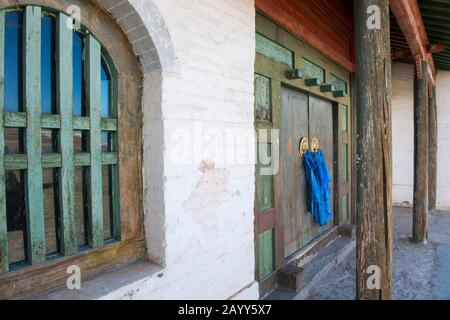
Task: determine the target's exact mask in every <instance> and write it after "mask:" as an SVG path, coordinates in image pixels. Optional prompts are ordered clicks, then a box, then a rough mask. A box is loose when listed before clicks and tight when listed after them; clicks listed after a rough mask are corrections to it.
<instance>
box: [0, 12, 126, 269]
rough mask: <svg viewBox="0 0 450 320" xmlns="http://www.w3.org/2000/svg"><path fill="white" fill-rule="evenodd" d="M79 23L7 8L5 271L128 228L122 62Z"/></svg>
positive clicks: (2, 161)
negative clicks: (122, 206)
mask: <svg viewBox="0 0 450 320" xmlns="http://www.w3.org/2000/svg"><path fill="white" fill-rule="evenodd" d="M71 25H72V23H71V19H70V18H69V17H67V16H66V15H65V14H63V13H58V12H53V11H47V10H46V9H43V8H41V7H37V6H26V7H20V8H16V9H12V10H2V11H0V272H6V271H8V270H15V269H16V268H19V267H21V266H24V265H37V264H40V263H43V262H45V261H49V260H53V259H55V258H58V257H64V256H70V255H73V254H76V253H78V252H81V251H84V250H85V249H86V248H98V247H101V246H103V245H105V244H107V243H108V242H114V241H116V240H120V237H121V235H120V230H121V229H120V214H119V181H118V180H119V167H118V165H119V154H118V143H119V141H118V128H119V126H118V111H117V91H118V88H117V79H116V72H115V70H114V69H113V66H112V64H110V63H109V58H108V54H107V52H106V50H105V49H104V48H103V47H102V45H101V44H100V43H99V41H98V40H96V38H95V37H94V36H93V35H92V34H91V33H89V31H88V30H86V29H84V28H81V29H79V30H74V29H73V28H71V27H70V26H71Z"/></svg>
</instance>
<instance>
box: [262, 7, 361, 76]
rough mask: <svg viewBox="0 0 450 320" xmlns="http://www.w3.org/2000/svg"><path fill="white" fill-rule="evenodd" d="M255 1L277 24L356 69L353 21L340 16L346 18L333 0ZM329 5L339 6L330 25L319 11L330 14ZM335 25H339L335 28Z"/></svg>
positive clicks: (334, 59) (349, 69) (342, 64)
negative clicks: (353, 50)
mask: <svg viewBox="0 0 450 320" xmlns="http://www.w3.org/2000/svg"><path fill="white" fill-rule="evenodd" d="M255 5H256V8H257V10H259V11H260V12H261V13H263V14H264V15H266V16H268V17H269V18H271V19H272V20H273V21H275V22H276V23H277V24H278V25H280V26H281V27H283V28H285V29H286V30H288V31H289V32H291V33H293V34H294V35H295V36H297V37H298V38H300V39H301V40H303V41H305V42H306V43H307V44H309V45H311V46H312V47H313V48H315V49H317V50H319V51H320V52H321V53H322V54H323V55H325V56H326V57H327V58H329V59H331V60H332V61H334V62H335V63H337V64H339V65H341V66H342V67H344V68H345V69H346V70H347V71H350V72H354V70H355V63H354V60H352V57H353V53H352V52H351V51H352V48H353V44H352V41H353V24H352V21H351V19H350V18H349V19H347V20H348V22H347V23H342V21H341V20H342V19H345V17H344V13H343V12H342V11H341V10H339V8H338V7H336V6H335V5H334V4H333V2H332V1H330V0H315V1H310V0H302V1H293V0H277V1H273V0H255ZM330 6H333V7H332V8H335V9H336V12H334V18H335V19H334V20H335V21H334V23H335V24H334V25H331V21H327V20H329V19H324V17H323V16H319V14H318V12H319V11H320V13H324V12H326V13H328V14H330V12H331V11H332V10H330ZM300 8H311V10H307V11H306V10H301V9H300ZM337 13H338V14H337ZM336 25H338V26H339V28H336ZM346 37H347V38H348V39H346Z"/></svg>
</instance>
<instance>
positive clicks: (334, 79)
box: [330, 74, 348, 94]
mask: <svg viewBox="0 0 450 320" xmlns="http://www.w3.org/2000/svg"><path fill="white" fill-rule="evenodd" d="M330 78H331V79H330V82H331V84H332V85H333V86H334V88H335V90H336V91H344V93H345V94H348V84H347V82H346V81H344V80H342V79H341V78H339V77H338V76H336V75H334V74H331V75H330Z"/></svg>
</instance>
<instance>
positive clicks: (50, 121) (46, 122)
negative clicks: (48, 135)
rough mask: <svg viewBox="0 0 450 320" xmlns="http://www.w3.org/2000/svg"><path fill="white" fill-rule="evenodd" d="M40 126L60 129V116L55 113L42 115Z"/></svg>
mask: <svg viewBox="0 0 450 320" xmlns="http://www.w3.org/2000/svg"><path fill="white" fill-rule="evenodd" d="M41 127H42V128H45V129H60V128H61V116H60V115H57V114H51V115H50V114H46V115H42V118H41Z"/></svg>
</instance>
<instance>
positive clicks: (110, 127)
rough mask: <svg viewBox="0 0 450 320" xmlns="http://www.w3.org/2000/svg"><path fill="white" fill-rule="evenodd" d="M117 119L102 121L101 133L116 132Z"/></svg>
mask: <svg viewBox="0 0 450 320" xmlns="http://www.w3.org/2000/svg"><path fill="white" fill-rule="evenodd" d="M117 128H118V121H117V119H102V131H117Z"/></svg>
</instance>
